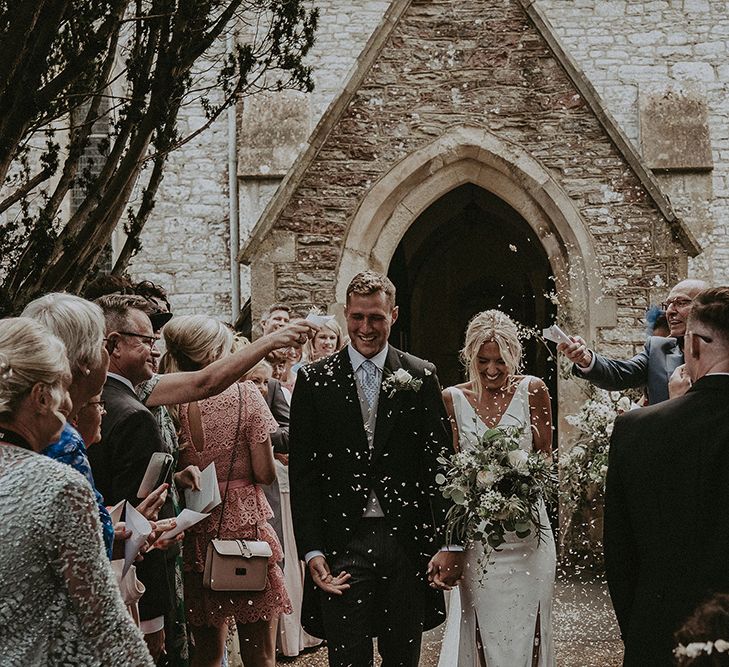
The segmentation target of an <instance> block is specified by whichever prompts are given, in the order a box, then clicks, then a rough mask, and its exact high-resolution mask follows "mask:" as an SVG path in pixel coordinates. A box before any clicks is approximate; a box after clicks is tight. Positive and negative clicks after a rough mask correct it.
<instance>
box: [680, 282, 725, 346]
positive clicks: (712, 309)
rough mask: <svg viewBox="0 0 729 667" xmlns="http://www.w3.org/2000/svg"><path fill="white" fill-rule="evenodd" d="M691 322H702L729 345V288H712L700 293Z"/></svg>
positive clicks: (690, 318) (694, 303) (690, 315)
mask: <svg viewBox="0 0 729 667" xmlns="http://www.w3.org/2000/svg"><path fill="white" fill-rule="evenodd" d="M688 319H689V322H701V323H702V324H705V325H706V326H707V327H709V328H710V329H712V330H713V331H714V332H715V333H717V334H718V335H719V336H720V337H721V338H722V342H723V343H724V344H725V345H729V287H712V288H709V289H706V290H704V291H703V292H699V293H698V294H697V295H696V296H695V297H694V300H693V303H692V305H691V313H690V314H689V318H688Z"/></svg>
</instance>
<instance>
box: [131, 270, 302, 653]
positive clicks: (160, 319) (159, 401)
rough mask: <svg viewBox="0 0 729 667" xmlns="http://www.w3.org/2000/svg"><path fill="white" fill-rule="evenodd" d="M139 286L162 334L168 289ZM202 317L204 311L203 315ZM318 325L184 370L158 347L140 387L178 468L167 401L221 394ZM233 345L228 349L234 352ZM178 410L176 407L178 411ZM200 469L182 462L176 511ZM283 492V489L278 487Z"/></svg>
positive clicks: (181, 635)
mask: <svg viewBox="0 0 729 667" xmlns="http://www.w3.org/2000/svg"><path fill="white" fill-rule="evenodd" d="M136 287H137V288H139V289H141V291H142V292H143V294H144V296H145V298H146V299H147V302H148V303H147V305H146V306H145V307H144V310H145V312H146V313H147V314H148V315H149V318H150V321H151V322H152V328H153V329H154V332H155V335H159V331H160V329H161V328H162V327H163V326H165V324H167V322H168V321H169V319H170V318H171V317H172V315H171V314H170V313H169V303H168V302H167V300H166V293H165V292H164V290H162V288H160V287H159V286H157V285H153V284H152V283H148V284H145V283H139V284H138V285H137V286H136ZM201 317H202V316H201ZM311 332H312V328H311V327H310V326H309V325H308V324H305V323H302V322H294V323H291V324H282V325H281V326H278V327H275V328H273V329H272V330H271V331H270V332H269V333H268V334H267V335H265V336H263V337H261V338H259V339H258V340H257V341H255V342H254V343H252V344H251V343H248V342H247V341H245V342H246V344H241V343H242V341H239V344H238V345H237V349H236V350H235V352H234V354H226V355H221V357H220V359H218V360H217V361H215V362H214V363H211V364H209V365H207V366H205V367H204V368H199V367H198V366H197V365H190V364H188V363H187V362H186V361H185V360H183V361H182V362H181V364H180V365H179V366H178V368H177V370H178V371H180V372H175V373H171V372H169V369H164V370H165V371H166V372H164V373H162V374H158V373H157V372H156V370H157V368H156V362H157V358H158V354H159V353H158V351H157V350H156V349H155V350H153V360H154V361H155V373H154V374H153V375H152V377H151V378H150V379H149V380H146V381H145V382H142V383H141V384H139V385H138V386H137V387H136V391H137V396H138V397H139V400H140V401H142V403H143V404H144V405H145V406H146V407H147V408H148V409H149V410H150V411H151V412H152V414H153V415H154V417H155V419H156V420H157V423H158V426H159V428H160V432H161V434H162V440H163V442H164V445H165V450H166V451H167V452H168V453H170V454H171V455H172V456H173V459H174V468H175V470H178V468H180V467H179V466H178V460H179V445H178V442H177V428H178V426H179V424H176V423H175V420H174V419H173V417H172V415H171V414H170V411H169V410H168V408H167V406H174V405H176V404H178V403H188V402H192V401H197V400H202V399H205V398H208V397H210V396H213V395H215V394H219V393H220V392H221V391H223V390H224V389H225V388H226V387H229V386H230V385H232V384H233V383H234V382H236V381H237V380H238V379H239V378H240V377H241V375H243V374H244V373H245V372H246V371H247V370H248V369H249V368H250V367H251V366H252V365H254V364H255V363H257V362H258V361H259V360H261V359H262V358H263V357H264V356H265V355H266V354H268V353H270V352H271V351H273V350H276V349H280V348H284V349H287V348H288V347H289V346H291V345H294V344H300V342H301V340H308V336H309V335H310V333H311ZM229 351H230V350H226V352H229ZM173 411H174V410H173ZM199 479H200V471H199V470H198V468H197V467H196V466H187V467H181V468H180V469H179V470H178V472H176V473H175V475H174V482H175V483H174V484H173V485H172V487H171V491H172V493H171V496H172V498H171V501H172V504H173V509H174V511H175V513H179V511H180V509H181V505H180V500H179V496H178V487H179V488H180V489H184V488H192V489H195V488H197V487H198V484H199ZM274 494H275V496H276V497H278V490H277V489H276V490H274ZM167 557H168V559H170V560H174V563H172V562H171V563H170V566H169V567H168V572H169V573H170V576H171V577H172V580H171V582H170V586H171V587H172V588H174V590H175V599H176V606H175V609H174V610H173V611H172V612H171V613H170V615H169V616H168V617H167V619H166V623H165V627H166V634H167V637H168V642H167V648H168V653H170V654H171V655H172V656H173V660H174V661H176V662H177V663H182V662H183V661H187V659H188V649H187V636H186V624H185V616H184V603H183V602H182V599H183V595H184V587H183V574H182V571H183V562H182V559H181V558H180V555H179V554H178V553H175V552H172V551H170V552H168V554H167Z"/></svg>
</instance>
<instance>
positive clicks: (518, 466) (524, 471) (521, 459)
mask: <svg viewBox="0 0 729 667" xmlns="http://www.w3.org/2000/svg"><path fill="white" fill-rule="evenodd" d="M509 463H510V464H511V466H512V468H514V470H516V471H517V472H518V473H519V474H520V475H528V474H529V465H528V464H529V454H527V453H526V452H525V451H524V450H523V449H514V450H513V451H511V452H509Z"/></svg>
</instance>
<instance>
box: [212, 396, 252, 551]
mask: <svg viewBox="0 0 729 667" xmlns="http://www.w3.org/2000/svg"><path fill="white" fill-rule="evenodd" d="M236 385H237V386H238V397H239V398H240V409H239V410H238V425H237V426H236V427H235V440H233V449H232V451H231V453H230V465H229V466H228V477H227V479H226V480H225V492H224V493H223V503H222V506H221V508H220V520H219V521H218V530H217V537H218V538H220V529H221V528H222V527H223V515H224V514H225V501H226V500H227V498H228V485H229V484H230V475H231V473H232V472H233V461H234V459H235V448H236V447H237V446H238V438H239V437H240V422H241V413H242V412H243V409H244V408H245V401H244V400H243V390H242V389H241V386H240V383H239V382H236Z"/></svg>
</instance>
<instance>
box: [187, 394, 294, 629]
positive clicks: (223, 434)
mask: <svg viewBox="0 0 729 667" xmlns="http://www.w3.org/2000/svg"><path fill="white" fill-rule="evenodd" d="M239 386H240V391H239ZM241 398H242V402H241ZM198 406H199V408H200V416H201V420H202V427H203V433H204V439H205V446H204V449H203V450H202V451H197V450H196V449H195V447H194V445H193V444H192V440H191V438H190V426H189V421H188V407H187V405H183V406H181V407H180V423H181V427H182V435H181V441H182V442H183V443H187V444H183V446H182V447H181V448H180V465H181V466H183V467H184V466H188V465H197V466H198V467H199V468H200V469H201V470H202V469H203V468H205V467H207V466H208V465H209V464H210V463H212V462H214V463H215V469H216V471H217V474H218V482H219V483H221V484H225V481H226V479H227V477H228V468H229V466H230V460H231V455H232V451H233V448H234V447H235V451H236V454H235V456H234V457H233V469H232V471H231V473H230V481H231V485H230V486H231V488H230V489H229V491H228V498H227V500H226V507H225V515H224V517H223V522H222V525H221V529H220V537H221V538H222V539H229V538H240V539H261V540H266V542H268V543H269V544H270V545H271V549H272V551H273V556H272V557H271V558H270V559H269V567H268V584H267V585H266V588H265V590H263V591H260V592H221V591H210V590H207V589H204V588H203V587H202V572H203V570H204V568H205V553H206V551H207V547H208V543H209V542H210V540H211V539H213V538H215V537H217V530H218V524H219V522H220V512H221V507H222V505H219V506H218V507H216V508H215V509H214V510H213V512H212V514H211V515H210V517H209V518H208V519H206V520H205V521H202V522H200V523H198V524H196V525H195V526H193V527H192V528H191V529H189V530H187V531H185V542H184V549H183V556H184V563H185V600H186V603H187V618H188V620H189V621H190V622H191V623H192V624H194V625H220V624H221V623H223V622H224V621H225V620H226V619H228V618H230V617H231V616H233V617H235V620H236V621H237V622H239V623H253V622H255V621H258V620H260V619H269V618H272V617H274V616H277V615H279V614H281V613H285V614H289V613H291V603H290V601H289V597H288V595H287V594H286V589H285V586H284V578H283V573H282V572H281V568H280V567H279V565H278V562H279V561H280V560H281V559H282V558H283V553H282V550H281V545H280V543H279V541H278V538H277V537H276V533H275V532H274V530H273V528H271V525H270V524H269V523H268V519H269V518H271V517H272V516H273V513H272V512H271V508H270V506H269V504H268V501H267V500H266V496H265V494H264V493H263V489H262V488H261V487H260V486H258V485H256V484H254V482H253V469H252V463H251V450H252V449H253V448H255V447H261V446H267V447H270V445H269V444H268V437H269V435H270V434H271V433H273V432H274V431H275V430H276V429H277V428H278V424H277V423H276V420H275V419H274V418H273V416H272V415H271V412H270V410H269V409H268V406H267V405H266V402H265V401H264V400H263V397H262V396H261V394H260V392H259V391H258V390H257V389H256V387H255V385H253V383H251V382H244V383H241V384H240V385H238V384H235V385H233V386H232V387H229V388H228V389H226V390H225V391H224V392H222V393H221V394H218V395H217V396H213V397H212V398H208V399H206V400H204V401H200V402H199V403H198ZM239 413H240V414H241V422H240V435H239V438H238V442H234V440H235V433H236V427H237V425H238V415H239ZM223 492H224V487H223V488H221V496H222V495H223Z"/></svg>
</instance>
